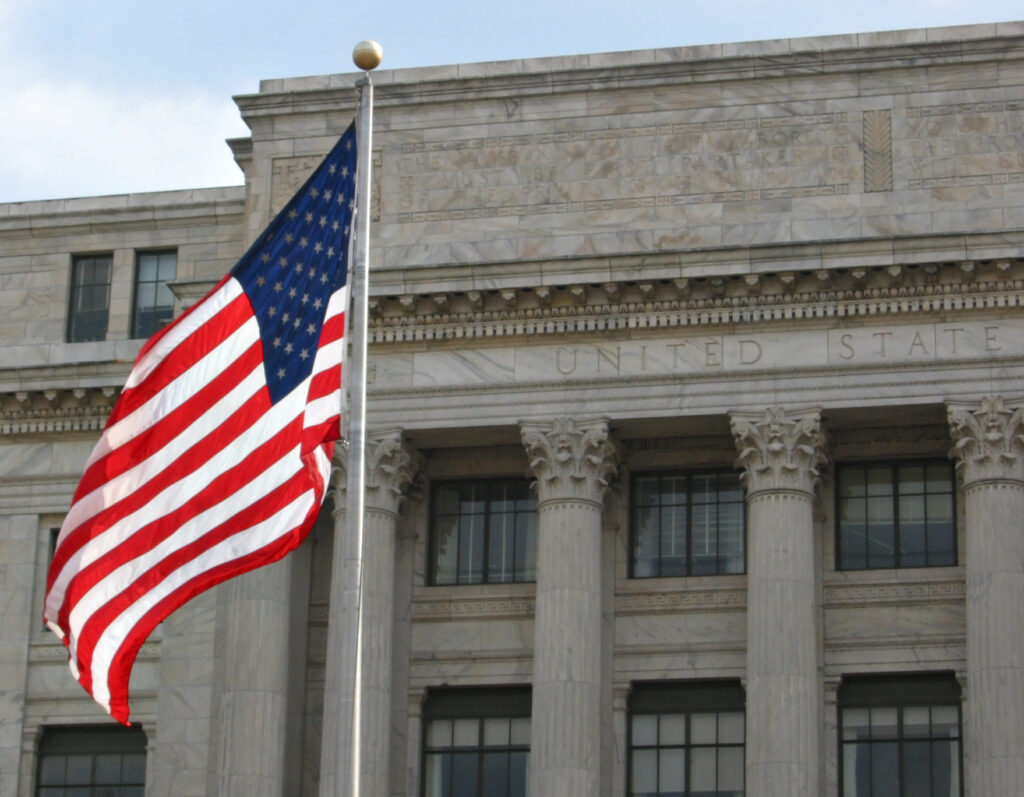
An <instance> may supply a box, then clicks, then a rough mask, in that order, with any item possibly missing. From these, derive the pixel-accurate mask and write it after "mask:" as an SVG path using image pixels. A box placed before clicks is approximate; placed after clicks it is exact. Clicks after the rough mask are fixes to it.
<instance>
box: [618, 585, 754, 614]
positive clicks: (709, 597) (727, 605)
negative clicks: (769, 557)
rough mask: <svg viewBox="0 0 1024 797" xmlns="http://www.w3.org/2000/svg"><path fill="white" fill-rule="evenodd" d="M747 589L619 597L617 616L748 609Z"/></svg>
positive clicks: (636, 594)
mask: <svg viewBox="0 0 1024 797" xmlns="http://www.w3.org/2000/svg"><path fill="white" fill-rule="evenodd" d="M746 605H747V591H746V590H745V589H727V590H726V589H702V590H686V591H685V592H636V593H625V594H619V595H616V596H615V615H616V616H621V615H627V614H661V613H674V612H680V611H700V610H702V609H704V610H709V611H715V610H719V609H737V610H738V609H745V608H746Z"/></svg>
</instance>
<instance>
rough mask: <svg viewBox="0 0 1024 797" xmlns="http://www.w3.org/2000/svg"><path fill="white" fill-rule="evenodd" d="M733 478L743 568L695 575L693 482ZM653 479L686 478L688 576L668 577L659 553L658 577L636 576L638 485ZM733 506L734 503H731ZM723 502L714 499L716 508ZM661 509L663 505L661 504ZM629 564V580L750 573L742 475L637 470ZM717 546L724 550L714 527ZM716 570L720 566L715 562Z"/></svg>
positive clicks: (724, 471)
mask: <svg viewBox="0 0 1024 797" xmlns="http://www.w3.org/2000/svg"><path fill="white" fill-rule="evenodd" d="M709 475H713V476H716V477H719V476H730V477H734V478H735V479H736V480H737V484H738V486H739V490H740V494H741V498H740V500H739V501H738V502H735V503H737V504H738V505H739V507H740V516H741V523H740V525H741V530H740V537H741V541H742V545H743V557H742V558H743V565H742V569H741V570H740V571H739V572H736V573H728V572H722V571H720V570H716V571H715V572H713V573H694V572H693V562H694V557H693V538H694V534H693V506H694V502H693V479H694V478H695V477H698V476H709ZM651 477H657V478H658V479H659V481H660V480H661V479H664V478H670V477H671V478H680V477H682V478H685V479H686V572H685V573H679V574H675V573H669V574H665V573H664V572H663V567H662V557H661V554H660V552H659V555H658V558H657V562H658V572H657V573H656V574H655V575H650V576H641V575H637V573H636V564H637V557H636V549H637V539H638V532H639V528H638V526H639V524H638V522H637V512H638V509H639V504H638V503H637V498H638V495H639V491H638V489H637V482H638V481H639V480H641V479H649V478H651ZM728 503H732V502H728ZM721 504H722V502H721V501H720V500H719V499H718V498H717V496H716V500H715V505H716V506H721ZM658 506H659V508H660V507H661V506H662V504H660V503H659V505H658ZM628 542H629V562H628V568H627V574H628V577H629V578H630V579H647V578H707V577H714V576H734V575H735V576H741V575H744V574H746V572H747V555H748V552H747V547H748V546H747V496H746V490H745V489H744V487H743V481H742V478H741V474H740V473H739V472H738V471H736V470H735V469H732V468H684V469H670V470H649V471H637V472H634V473H631V474H630V481H629V541H628ZM660 542H661V537H660V528H659V548H660ZM715 544H716V549H717V550H719V551H720V550H721V536H720V534H719V529H718V526H717V525H716V528H715ZM717 559H720V555H717V556H716V560H717ZM716 567H718V563H717V562H716Z"/></svg>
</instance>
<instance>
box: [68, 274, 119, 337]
mask: <svg viewBox="0 0 1024 797" xmlns="http://www.w3.org/2000/svg"><path fill="white" fill-rule="evenodd" d="M109 307H110V255H90V256H87V257H86V256H83V257H76V258H74V260H73V261H72V262H71V303H70V312H69V313H68V341H69V342H70V343H80V342H82V341H87V340H103V339H104V338H106V337H107V316H108V309H109Z"/></svg>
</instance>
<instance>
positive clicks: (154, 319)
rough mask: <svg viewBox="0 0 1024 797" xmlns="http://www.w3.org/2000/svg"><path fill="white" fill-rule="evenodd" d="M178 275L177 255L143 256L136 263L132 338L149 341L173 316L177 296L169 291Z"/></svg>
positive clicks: (149, 254)
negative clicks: (170, 283) (171, 283)
mask: <svg viewBox="0 0 1024 797" xmlns="http://www.w3.org/2000/svg"><path fill="white" fill-rule="evenodd" d="M177 272H178V254H177V252H140V253H139V255H138V259H137V261H136V263H135V303H134V305H133V306H132V337H133V338H148V337H150V336H151V335H152V334H153V333H154V332H157V331H158V330H160V329H161V328H162V327H163V326H164V325H166V324H167V323H168V322H169V321H170V320H171V318H172V317H173V316H174V294H173V293H172V292H171V289H170V288H168V287H167V283H169V282H171V281H172V280H173V279H174V278H175V277H176V276H177Z"/></svg>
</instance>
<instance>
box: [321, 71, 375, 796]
mask: <svg viewBox="0 0 1024 797" xmlns="http://www.w3.org/2000/svg"><path fill="white" fill-rule="evenodd" d="M356 85H357V86H358V87H359V89H360V101H359V126H358V130H357V138H356V145H357V146H358V148H359V149H358V153H357V167H356V168H357V174H356V220H355V229H354V233H355V244H354V246H353V248H352V263H351V271H350V273H349V285H350V290H351V291H352V302H351V306H350V314H349V346H350V348H349V352H348V354H349V357H348V360H347V362H346V363H345V367H344V370H343V372H342V373H343V377H344V379H343V381H344V383H345V384H346V385H347V389H348V394H349V395H348V419H347V427H348V473H347V482H346V484H347V487H346V496H345V526H344V531H343V533H342V534H341V535H338V534H336V535H335V539H334V558H333V562H332V572H331V599H330V615H329V625H328V634H327V672H326V680H325V684H324V723H323V740H322V745H321V756H320V795H321V797H359V780H360V777H359V776H360V772H359V769H360V767H359V765H360V760H361V751H360V738H359V737H360V734H359V726H360V713H361V706H360V692H361V688H360V687H361V681H362V679H361V672H360V662H361V652H360V648H361V645H362V639H363V629H362V612H361V610H360V609H361V605H362V569H363V498H364V495H363V489H364V477H365V473H366V464H365V448H366V323H367V318H368V311H369V295H368V294H369V291H368V287H369V279H368V271H369V261H370V163H371V157H370V154H371V152H372V147H373V143H372V135H373V83H372V82H371V81H370V76H369V75H368V74H367V75H366V76H365V77H364V78H362V79H361V80H360V81H359V82H358V83H357V84H356ZM335 528H336V530H337V529H338V526H337V525H336V526H335Z"/></svg>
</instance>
